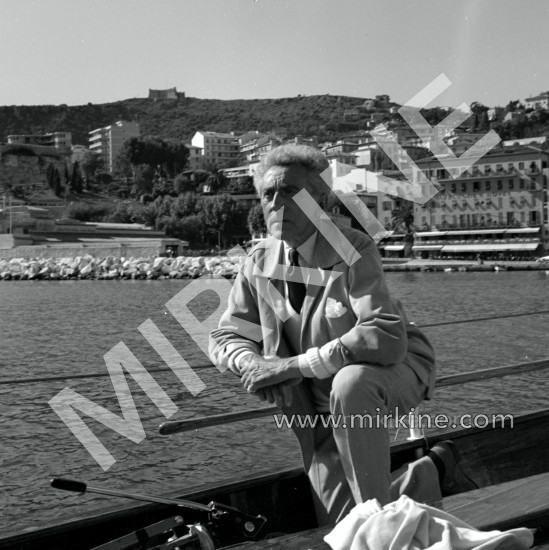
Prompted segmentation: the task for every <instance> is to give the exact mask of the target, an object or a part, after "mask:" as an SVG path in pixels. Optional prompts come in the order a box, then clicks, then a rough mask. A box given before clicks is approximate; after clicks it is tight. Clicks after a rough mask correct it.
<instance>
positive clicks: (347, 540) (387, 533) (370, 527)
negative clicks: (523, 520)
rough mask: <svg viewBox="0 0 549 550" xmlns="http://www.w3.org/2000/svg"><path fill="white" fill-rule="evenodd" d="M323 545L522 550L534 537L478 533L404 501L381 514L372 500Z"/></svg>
mask: <svg viewBox="0 0 549 550" xmlns="http://www.w3.org/2000/svg"><path fill="white" fill-rule="evenodd" d="M324 540H325V541H326V542H327V543H328V544H329V545H330V547H331V548H332V549H333V550H427V549H430V550H496V549H497V550H523V549H527V548H530V547H531V545H532V543H533V535H532V532H531V531H530V530H529V529H526V528H518V529H512V530H509V531H479V530H478V529H475V528H474V527H471V526H470V525H468V524H467V523H465V522H463V521H461V520H460V519H458V518H456V517H455V516H452V515H451V514H448V513H447V512H444V511H442V510H438V509H437V508H432V507H431V506H428V505H426V504H420V503H418V502H416V501H415V500H412V499H411V498H409V497H407V496H406V495H402V496H401V497H400V498H399V499H398V500H396V501H394V502H391V503H389V504H387V505H386V506H384V507H383V508H382V507H381V506H380V504H379V502H378V501H377V500H376V499H372V500H368V501H367V502H363V503H361V504H357V505H356V506H355V507H354V508H353V509H352V510H351V512H349V514H348V515H347V516H346V517H345V518H343V519H342V520H341V521H340V522H339V523H338V524H337V525H336V526H335V528H334V529H333V530H332V531H331V532H330V533H329V534H328V535H326V536H325V537H324Z"/></svg>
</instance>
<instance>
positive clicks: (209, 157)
mask: <svg viewBox="0 0 549 550" xmlns="http://www.w3.org/2000/svg"><path fill="white" fill-rule="evenodd" d="M191 145H193V146H194V147H199V148H200V149H201V150H202V151H201V164H202V167H203V168H208V167H209V166H223V165H226V164H228V163H234V162H238V159H239V158H240V148H239V143H238V138H237V137H236V136H235V135H234V133H230V134H223V133H218V132H205V131H198V132H196V133H195V135H194V136H193V138H192V140H191Z"/></svg>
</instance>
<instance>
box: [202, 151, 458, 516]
mask: <svg viewBox="0 0 549 550" xmlns="http://www.w3.org/2000/svg"><path fill="white" fill-rule="evenodd" d="M327 168H328V161H327V160H326V158H325V157H324V155H323V154H322V153H321V152H320V151H317V150H316V149H314V148H311V147H305V146H297V145H284V146H281V147H278V148H277V149H274V150H273V151H271V152H270V153H268V154H267V155H266V156H265V157H264V158H263V160H262V161H261V163H260V165H259V169H258V171H257V174H256V180H255V184H256V187H257V190H258V193H259V196H260V200H261V205H262V208H263V214H264V217H265V223H266V225H267V229H268V231H269V234H270V236H269V237H268V238H267V239H265V240H264V241H263V242H261V243H259V244H257V245H256V246H255V247H254V248H253V249H252V251H251V252H250V254H249V255H248V257H247V259H246V261H245V263H244V266H243V269H242V270H241V272H240V274H239V275H238V277H237V278H236V280H235V283H234V287H233V289H232V292H231V295H230V298H229V304H228V308H227V310H226V312H225V313H224V315H223V316H222V318H221V320H220V323H219V328H218V329H216V330H214V331H213V332H212V333H211V337H210V357H211V359H212V361H213V362H214V363H215V364H217V365H219V366H224V367H228V368H230V369H231V370H232V371H233V372H235V373H236V374H238V375H239V376H240V377H241V381H242V384H243V386H244V388H245V389H246V390H247V391H248V392H252V393H254V394H256V395H257V396H258V397H259V398H261V399H263V400H266V401H269V402H271V403H273V402H276V403H277V405H278V406H279V407H280V408H281V409H282V411H283V412H284V414H286V415H287V418H288V420H290V421H291V420H292V418H293V419H294V422H297V423H298V422H299V421H300V420H303V419H304V418H305V416H306V415H307V416H308V417H309V418H311V419H313V420H314V419H316V425H314V427H313V426H311V425H307V424H306V423H305V425H304V426H303V427H301V426H300V425H299V424H295V423H294V425H293V430H294V432H295V433H296V435H297V438H298V440H299V443H300V446H301V451H302V455H303V461H304V465H305V469H306V471H307V474H308V476H309V479H310V481H311V485H312V487H313V492H314V493H315V495H316V497H317V502H316V503H315V505H316V507H317V510H316V511H317V517H318V520H319V523H320V524H325V523H334V522H337V521H338V520H340V519H341V518H342V517H343V516H344V515H346V514H347V513H348V512H349V511H350V510H351V509H352V508H353V506H354V505H355V503H359V502H364V501H366V500H369V499H372V498H376V499H377V500H378V501H379V502H380V504H381V505H384V504H387V503H388V502H390V501H392V500H395V499H396V498H398V496H399V495H400V494H407V495H408V496H410V497H411V498H415V499H416V500H421V501H423V502H426V501H433V500H437V499H440V498H441V495H440V486H439V478H440V479H441V480H444V470H446V474H447V475H448V474H453V473H454V471H455V468H454V465H455V462H454V457H453V455H452V452H451V448H450V447H449V446H448V445H445V444H442V445H439V446H438V448H437V449H435V448H434V449H433V450H432V451H431V454H430V456H426V457H423V458H421V459H419V460H418V461H416V462H414V463H412V465H411V466H409V467H408V468H405V469H404V471H403V472H402V473H401V475H400V476H399V477H398V478H397V479H392V478H391V473H390V449H389V432H388V428H387V426H386V425H385V424H386V423H384V421H383V418H384V415H388V414H391V413H395V412H398V415H399V416H401V415H407V414H408V412H409V411H410V409H412V408H415V407H417V405H418V404H419V403H420V402H421V401H423V400H424V399H426V398H429V396H430V395H431V392H432V391H433V385H434V380H435V356H434V352H433V349H432V347H431V345H430V343H429V342H428V340H427V339H426V337H425V336H424V335H423V334H422V332H421V331H420V330H419V329H418V328H417V326H415V325H414V324H412V323H410V322H409V321H408V320H407V318H406V315H405V313H404V310H403V308H402V306H401V304H400V302H399V301H398V300H396V299H394V298H393V297H392V296H391V294H390V293H389V290H388V288H387V285H386V282H385V277H384V273H383V270H382V265H381V260H380V257H379V253H378V250H377V247H376V244H375V243H374V241H373V240H372V239H371V238H370V237H369V236H368V235H367V234H366V233H363V232H361V231H357V230H354V229H351V228H341V229H337V228H336V227H335V226H334V224H333V223H332V222H331V220H330V219H329V218H328V216H327V215H326V214H324V212H323V210H322V209H323V208H324V207H325V205H326V201H327V199H328V194H329V191H330V190H329V188H328V186H327V184H326V181H325V179H324V177H323V172H325V171H326V169H327ZM321 174H322V175H321ZM330 414H331V415H332V417H330V418H332V420H333V425H332V426H324V425H323V423H322V422H321V421H320V415H330ZM357 416H360V417H362V418H363V419H366V420H365V422H363V423H361V422H358V423H355V425H352V420H351V419H352V418H353V417H354V419H355V420H356V419H357ZM298 417H299V418H298ZM368 418H370V419H372V421H373V425H372V426H369V425H368V420H367V419H368ZM356 424H358V425H356ZM447 475H446V477H447ZM393 477H394V476H393Z"/></svg>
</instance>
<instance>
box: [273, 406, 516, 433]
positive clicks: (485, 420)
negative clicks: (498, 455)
mask: <svg viewBox="0 0 549 550" xmlns="http://www.w3.org/2000/svg"><path fill="white" fill-rule="evenodd" d="M273 419H274V421H275V424H276V427H277V428H279V429H282V428H315V427H317V426H319V427H320V426H322V427H324V428H335V429H338V428H342V429H354V428H359V429H361V428H362V429H366V428H395V429H414V428H419V429H431V428H436V429H439V430H444V429H448V428H452V429H458V428H462V429H471V428H487V427H493V428H496V427H501V428H504V427H510V428H513V427H514V417H513V415H512V414H490V415H487V414H461V415H455V416H450V415H447V414H436V415H430V414H421V413H417V412H415V411H414V410H411V411H410V412H409V413H407V414H405V415H399V414H398V411H396V410H395V413H394V414H382V413H381V412H377V413H374V414H368V413H366V414H353V415H348V416H344V415H334V414H328V413H325V414H292V415H286V414H275V415H273Z"/></svg>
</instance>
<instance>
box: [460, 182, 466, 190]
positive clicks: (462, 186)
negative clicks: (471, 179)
mask: <svg viewBox="0 0 549 550" xmlns="http://www.w3.org/2000/svg"><path fill="white" fill-rule="evenodd" d="M461 190H462V191H463V193H466V192H467V182H465V181H462V182H461Z"/></svg>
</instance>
